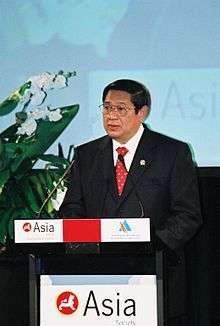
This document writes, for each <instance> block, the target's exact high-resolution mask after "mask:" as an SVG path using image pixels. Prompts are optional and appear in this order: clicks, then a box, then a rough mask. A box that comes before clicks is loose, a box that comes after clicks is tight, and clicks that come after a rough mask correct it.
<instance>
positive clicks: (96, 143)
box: [77, 136, 109, 152]
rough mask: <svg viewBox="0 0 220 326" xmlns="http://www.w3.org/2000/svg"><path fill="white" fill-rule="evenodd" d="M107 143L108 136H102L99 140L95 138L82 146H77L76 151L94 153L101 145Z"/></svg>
mask: <svg viewBox="0 0 220 326" xmlns="http://www.w3.org/2000/svg"><path fill="white" fill-rule="evenodd" d="M107 141H109V137H108V136H102V137H100V138H96V139H94V140H91V141H89V142H86V143H84V144H82V145H79V146H77V150H78V151H80V152H81V151H83V152H84V151H95V150H97V149H99V148H100V146H102V144H105V143H106V142H107Z"/></svg>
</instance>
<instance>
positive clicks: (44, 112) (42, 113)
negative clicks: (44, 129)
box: [27, 108, 50, 120]
mask: <svg viewBox="0 0 220 326" xmlns="http://www.w3.org/2000/svg"><path fill="white" fill-rule="evenodd" d="M49 112H50V111H49V110H48V108H44V109H40V108H39V109H35V110H33V111H30V112H27V116H28V118H33V119H35V120H39V119H43V120H45V119H46V118H47V116H48V113H49Z"/></svg>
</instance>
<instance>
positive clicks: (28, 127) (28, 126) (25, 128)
mask: <svg viewBox="0 0 220 326" xmlns="http://www.w3.org/2000/svg"><path fill="white" fill-rule="evenodd" d="M36 129H37V122H36V121H35V120H34V119H33V118H28V119H26V120H25V122H23V123H22V124H21V127H18V130H17V134H18V135H25V134H26V135H28V136H31V135H32V134H33V133H34V132H35V130H36Z"/></svg>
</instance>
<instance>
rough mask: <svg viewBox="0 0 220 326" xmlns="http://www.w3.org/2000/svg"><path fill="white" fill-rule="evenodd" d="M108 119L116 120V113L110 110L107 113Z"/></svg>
mask: <svg viewBox="0 0 220 326" xmlns="http://www.w3.org/2000/svg"><path fill="white" fill-rule="evenodd" d="M108 117H109V118H110V119H118V113H117V111H116V110H111V111H110V112H109V113H108Z"/></svg>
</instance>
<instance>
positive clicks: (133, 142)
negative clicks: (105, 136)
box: [112, 125, 144, 171]
mask: <svg viewBox="0 0 220 326" xmlns="http://www.w3.org/2000/svg"><path fill="white" fill-rule="evenodd" d="M143 132H144V127H143V126H142V125H140V128H139V129H138V131H137V132H136V134H135V135H134V136H133V137H132V138H130V139H129V141H128V142H127V143H126V144H120V143H119V142H117V141H116V140H114V139H113V140H112V142H113V159H114V166H115V165H116V162H117V159H118V153H117V151H116V149H117V148H118V147H126V148H127V149H128V153H127V154H126V155H125V156H124V161H125V166H126V169H127V171H129V169H130V166H131V163H132V161H133V158H134V154H135V152H136V149H137V147H138V144H139V141H140V139H141V136H142V134H143Z"/></svg>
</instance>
